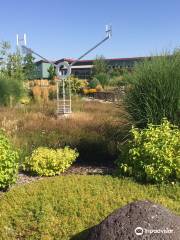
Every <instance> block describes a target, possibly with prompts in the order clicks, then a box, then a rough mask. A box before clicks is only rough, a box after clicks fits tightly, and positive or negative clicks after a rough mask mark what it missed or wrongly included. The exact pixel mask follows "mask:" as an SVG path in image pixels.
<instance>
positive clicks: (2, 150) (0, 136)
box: [0, 131, 19, 189]
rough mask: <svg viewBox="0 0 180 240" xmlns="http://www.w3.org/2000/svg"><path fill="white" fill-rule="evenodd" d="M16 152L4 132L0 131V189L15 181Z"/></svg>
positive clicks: (16, 170) (16, 167)
mask: <svg viewBox="0 0 180 240" xmlns="http://www.w3.org/2000/svg"><path fill="white" fill-rule="evenodd" d="M18 160H19V155H18V152H17V151H15V150H14V149H13V147H12V145H11V143H10V142H9V140H8V138H7V137H6V136H5V135H4V133H3V132H2V131H1V132H0V189H5V188H8V187H9V186H10V185H11V184H12V183H15V182H16V178H17V173H18Z"/></svg>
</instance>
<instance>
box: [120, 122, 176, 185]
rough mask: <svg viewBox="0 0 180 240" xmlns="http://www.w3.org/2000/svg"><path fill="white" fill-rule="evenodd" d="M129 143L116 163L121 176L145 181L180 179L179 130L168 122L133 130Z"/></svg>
mask: <svg viewBox="0 0 180 240" xmlns="http://www.w3.org/2000/svg"><path fill="white" fill-rule="evenodd" d="M131 135H132V140H130V141H129V143H128V145H127V147H126V148H125V152H124V157H122V158H121V159H119V160H118V161H117V163H118V166H119V169H120V171H121V173H122V174H125V175H129V176H133V177H135V178H136V179H137V180H140V181H145V182H157V183H162V182H167V181H178V180H180V130H179V128H178V127H176V126H174V125H173V124H171V123H170V122H168V121H167V119H163V121H162V123H161V124H160V125H153V124H148V128H147V129H143V130H140V129H138V128H132V130H131Z"/></svg>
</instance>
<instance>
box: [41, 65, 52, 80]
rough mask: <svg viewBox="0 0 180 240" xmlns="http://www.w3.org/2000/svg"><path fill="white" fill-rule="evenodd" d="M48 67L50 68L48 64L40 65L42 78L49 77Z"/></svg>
mask: <svg viewBox="0 0 180 240" xmlns="http://www.w3.org/2000/svg"><path fill="white" fill-rule="evenodd" d="M50 66H51V64H50V63H42V78H48V77H49V73H48V69H49V67H50Z"/></svg>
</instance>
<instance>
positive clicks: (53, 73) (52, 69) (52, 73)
mask: <svg viewBox="0 0 180 240" xmlns="http://www.w3.org/2000/svg"><path fill="white" fill-rule="evenodd" d="M48 73H49V77H48V79H49V80H51V81H53V80H54V78H55V77H56V69H55V67H54V66H53V65H50V67H49V68H48Z"/></svg>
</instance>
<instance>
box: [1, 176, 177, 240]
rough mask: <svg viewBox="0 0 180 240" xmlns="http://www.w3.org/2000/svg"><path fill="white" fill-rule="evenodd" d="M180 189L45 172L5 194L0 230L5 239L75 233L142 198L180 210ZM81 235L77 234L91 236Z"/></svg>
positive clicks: (65, 236)
mask: <svg viewBox="0 0 180 240" xmlns="http://www.w3.org/2000/svg"><path fill="white" fill-rule="evenodd" d="M179 193H180V187H179V185H178V184H175V185H173V186H172V185H171V184H168V185H165V186H158V185H141V184H138V183H135V182H134V181H132V180H130V179H120V178H117V177H112V176H99V175H98V176H97V175H96V176H93V175H91V176H83V175H81V176H80V175H68V176H57V177H52V178H46V179H42V180H40V181H36V182H34V183H30V184H26V185H23V186H19V187H16V188H13V189H12V190H11V191H10V192H7V193H5V195H4V196H3V197H1V198H0V215H1V217H0V236H1V239H6V240H15V239H16V240H17V239H34V240H35V239H61V240H67V239H71V238H72V237H73V236H74V235H77V234H80V233H81V232H83V231H84V230H86V229H88V228H90V227H92V226H94V225H96V224H98V223H99V222H101V221H102V220H103V219H104V218H105V217H107V215H109V214H110V213H111V212H112V211H114V210H115V209H117V208H120V207H122V206H124V205H126V204H127V203H130V202H132V201H136V200H142V199H147V200H150V201H153V202H155V203H159V204H162V205H163V206H165V207H168V208H169V209H170V210H172V211H173V212H175V213H177V214H180V204H179V199H180V196H179ZM82 234H83V233H82ZM80 235H81V234H80ZM80 235H78V237H77V238H76V239H78V240H80V239H84V240H86V237H84V238H81V236H80Z"/></svg>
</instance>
